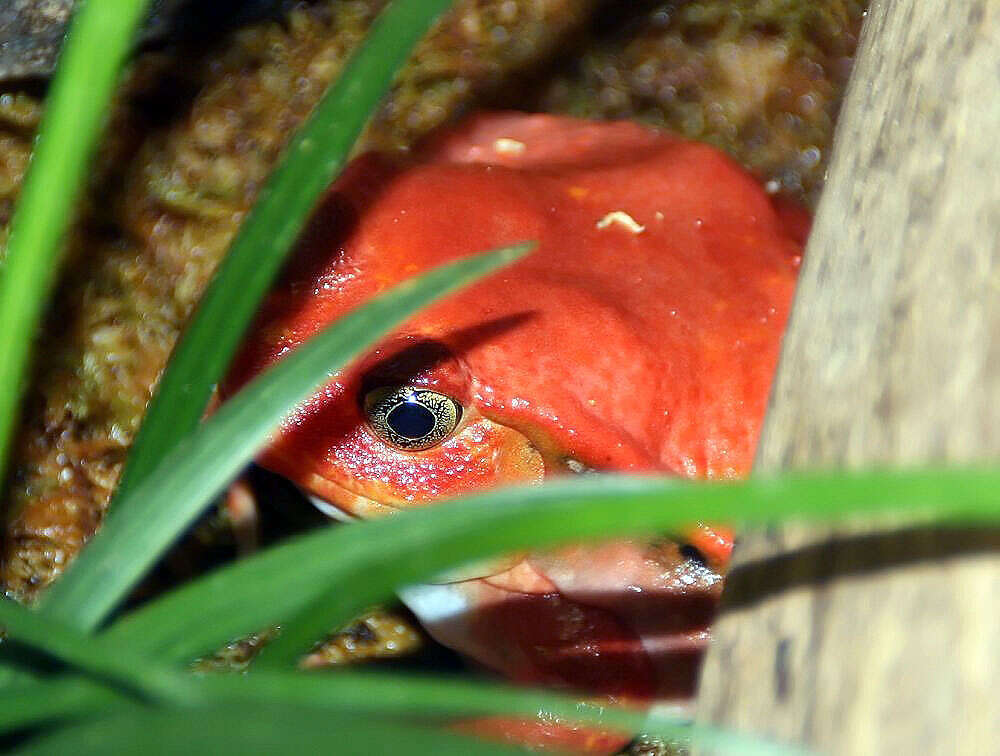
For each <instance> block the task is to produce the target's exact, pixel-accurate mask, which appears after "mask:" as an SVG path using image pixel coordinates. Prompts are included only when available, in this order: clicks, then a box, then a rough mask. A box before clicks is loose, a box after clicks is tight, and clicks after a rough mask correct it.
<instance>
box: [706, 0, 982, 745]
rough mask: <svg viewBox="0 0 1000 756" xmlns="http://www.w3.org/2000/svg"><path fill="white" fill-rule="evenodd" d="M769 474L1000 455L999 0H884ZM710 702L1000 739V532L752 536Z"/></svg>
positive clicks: (762, 459) (723, 711)
mask: <svg viewBox="0 0 1000 756" xmlns="http://www.w3.org/2000/svg"><path fill="white" fill-rule="evenodd" d="M834 153H835V154H834V156H833V160H832V162H831V167H830V173H829V179H828V184H827V189H826V192H825V194H824V196H823V198H822V200H821V202H820V206H819V209H818V212H817V217H816V222H815V226H814V231H813V235H812V237H811V239H810V242H809V246H808V249H807V252H806V256H805V263H804V267H803V270H802V277H801V280H800V283H799V290H798V292H797V297H796V304H795V308H794V312H793V315H792V321H791V323H790V326H789V331H788V334H787V336H786V339H785V345H784V352H783V357H782V362H781V365H780V368H779V375H778V377H777V379H776V384H775V389H774V393H773V396H772V405H771V410H770V413H769V416H768V419H767V422H766V427H765V431H764V436H763V438H762V441H761V445H760V449H759V452H758V470H766V471H774V470H783V469H802V468H823V467H825V468H829V467H837V466H841V467H849V468H857V467H864V466H871V465H873V464H910V463H922V462H926V461H948V462H958V461H970V460H978V459H992V460H997V459H998V458H1000V3H997V2H995V0H948V1H947V2H924V1H923V0H876V1H875V2H874V3H873V4H872V7H871V9H870V11H869V16H868V18H867V20H866V24H865V30H864V33H863V37H862V44H861V48H860V50H859V54H858V60H857V64H856V69H855V73H854V75H853V78H852V82H851V85H850V87H849V89H848V93H847V98H846V101H845V105H844V109H843V113H842V116H841V121H840V124H839V126H838V131H837V139H836V147H835V151H834ZM724 604H725V608H724V610H723V613H722V616H721V618H720V621H719V622H718V624H717V627H716V629H715V642H714V644H713V647H712V649H711V651H710V653H709V654H708V658H707V660H706V663H705V667H704V669H703V673H702V686H701V692H700V696H699V701H698V711H699V718H700V719H701V720H702V721H708V722H714V723H719V724H723V725H726V726H730V727H736V728H743V729H746V730H750V731H755V732H760V733H766V734H770V735H773V736H776V737H779V738H782V739H785V740H789V741H794V742H799V743H803V744H808V745H810V746H813V747H815V748H818V749H819V750H821V751H824V752H828V753H836V754H859V755H860V754H864V755H865V756H868V755H870V754H921V756H924V755H925V754H976V755H977V756H978V755H979V754H986V753H1000V696H998V695H997V691H1000V531H989V530H981V529H980V530H967V531H960V532H947V531H922V530H906V531H902V532H897V533H873V532H867V531H866V529H865V528H855V529H854V530H852V531H850V532H847V531H841V532H839V533H836V532H832V531H820V530H816V529H806V528H799V527H783V528H777V529H774V530H773V531H771V532H768V533H766V534H753V535H749V536H747V537H746V539H745V540H744V541H743V542H742V543H741V544H740V546H739V548H738V550H737V561H736V565H735V568H734V570H733V573H732V576H731V579H730V582H729V584H728V586H727V590H726V596H725V598H724Z"/></svg>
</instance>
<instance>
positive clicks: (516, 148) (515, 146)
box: [493, 137, 527, 155]
mask: <svg viewBox="0 0 1000 756" xmlns="http://www.w3.org/2000/svg"><path fill="white" fill-rule="evenodd" d="M526 149H527V145H525V143H524V142H519V141H517V140H516V139H510V138H509V137H500V138H499V139H497V140H496V141H495V142H493V151H494V152H498V153H500V154H501V155H520V154H521V153H522V152H524V151H525V150H526Z"/></svg>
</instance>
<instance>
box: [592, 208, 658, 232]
mask: <svg viewBox="0 0 1000 756" xmlns="http://www.w3.org/2000/svg"><path fill="white" fill-rule="evenodd" d="M612 223H617V224H618V225H619V226H622V227H624V228H625V229H626V230H627V231H629V233H633V234H641V233H642V232H643V231H645V230H646V227H645V226H643V225H642V224H641V223H639V222H638V221H637V220H636V219H635V218H633V217H632V216H631V215H629V214H628V213H626V212H625V211H624V210H615V211H613V212H610V213H608V214H607V215H605V216H604V217H603V218H601V219H600V220H599V221H597V228H598V229H600V230H602V231H603V230H604V229H606V228H608V227H609V226H610V225H611V224H612Z"/></svg>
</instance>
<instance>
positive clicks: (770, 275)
mask: <svg viewBox="0 0 1000 756" xmlns="http://www.w3.org/2000/svg"><path fill="white" fill-rule="evenodd" d="M787 220H788V216H787V214H783V213H779V212H778V211H776V209H775V207H774V206H773V204H772V202H771V200H770V198H769V197H768V196H767V195H766V194H765V193H764V192H763V190H762V189H761V188H760V186H759V185H758V184H757V182H756V181H755V180H754V179H753V178H752V177H750V176H749V175H748V174H746V173H745V172H744V171H743V170H742V169H740V168H739V167H738V166H736V165H735V164H734V163H733V162H732V161H730V160H729V159H728V158H726V157H725V156H723V155H722V154H720V153H719V152H718V151H716V150H714V149H712V148H710V147H708V146H705V145H699V144H694V143H690V142H686V141H683V140H679V139H676V138H674V137H671V136H669V135H665V134H661V133H657V132H653V131H650V130H647V129H645V128H642V127H640V126H637V125H635V124H631V123H626V122H621V123H613V124H607V123H592V122H585V121H577V120H572V119H564V118H558V117H553V116H541V115H530V116H529V115H522V114H493V115H486V116H481V117H477V118H473V119H470V120H469V121H467V122H466V123H465V124H464V125H463V126H462V127H461V128H459V129H458V130H453V131H452V132H450V133H449V134H447V135H446V136H445V137H443V138H441V139H439V140H438V141H437V142H434V143H431V144H428V145H426V146H425V147H424V148H423V150H421V151H420V152H419V153H418V155H417V156H416V159H415V160H414V161H413V162H412V164H410V165H407V166H405V167H402V168H398V167H393V166H389V165H386V164H384V163H383V162H381V161H380V160H379V159H378V158H368V159H365V160H362V161H360V162H358V163H355V164H354V165H353V166H352V167H351V169H350V170H349V171H348V173H347V174H345V176H344V177H343V178H342V179H341V180H340V181H339V182H338V184H337V185H336V187H335V190H334V192H333V193H332V194H331V196H330V198H329V199H328V201H327V205H326V212H325V213H323V214H320V216H318V219H317V221H316V223H317V224H319V228H318V229H317V228H316V227H315V225H314V228H313V231H312V233H311V234H310V236H309V237H308V238H307V240H306V241H305V242H304V244H303V245H302V251H301V254H300V255H299V257H298V259H297V262H296V263H295V264H294V265H293V266H292V268H291V269H290V271H289V275H288V276H287V277H286V280H285V283H284V285H283V287H282V288H281V289H279V291H278V292H277V293H276V294H275V296H274V297H272V300H271V302H270V303H269V305H268V308H267V310H266V312H265V314H264V316H263V317H264V322H265V323H268V324H269V325H270V328H269V329H268V330H266V334H265V336H266V335H267V334H270V336H271V338H269V339H268V338H264V339H261V340H259V341H258V343H257V345H256V346H255V347H254V348H253V350H251V354H250V355H249V356H247V355H245V357H244V360H245V361H246V360H247V359H249V360H250V361H251V362H256V363H258V364H263V363H266V362H268V361H270V360H272V359H275V358H276V357H277V356H278V355H279V354H280V353H281V352H282V351H283V350H284V349H285V348H287V347H294V346H295V345H297V343H298V342H300V341H302V340H303V339H304V338H305V337H307V336H308V335H310V334H311V333H312V332H314V331H315V330H317V329H318V328H319V327H321V326H322V325H325V324H326V323H329V322H332V321H333V320H335V319H336V318H337V317H339V316H340V315H341V314H343V313H344V312H346V311H348V310H350V309H352V308H353V307H355V306H357V305H358V304H361V303H363V302H364V301H366V300H367V299H369V298H370V297H372V296H374V295H376V294H377V293H378V292H380V291H382V290H384V289H386V288H388V287H390V286H391V285H393V284H395V283H397V282H399V281H401V280H403V279H405V278H408V277H410V276H412V275H415V274H417V273H419V272H421V271H423V270H425V269H427V268H429V267H431V266H434V265H438V264H441V263H443V262H447V261H449V260H451V259H454V258H456V257H459V256H462V255H466V254H469V253H472V252H475V251H478V250H483V249H488V248H492V247H496V246H500V245H503V244H508V243H513V242H518V241H522V240H526V239H535V240H538V242H539V247H538V250H537V252H535V253H534V254H532V255H530V256H529V257H528V258H526V259H525V260H523V261H522V262H520V263H518V264H517V265H515V266H513V267H511V268H509V269H507V270H505V271H503V272H502V273H500V274H498V275H496V276H494V277H491V278H490V279H488V280H487V281H484V282H483V283H480V284H478V285H476V286H473V287H471V288H470V289H468V290H466V291H464V292H461V293H459V294H458V295H455V296H453V297H451V298H449V299H448V300H447V301H445V302H442V303H440V304H438V305H436V306H434V307H432V308H431V309H430V310H429V311H427V312H426V313H424V314H423V315H421V316H420V317H418V318H417V319H415V320H414V321H413V322H412V323H410V324H409V325H408V326H407V328H406V329H405V330H406V333H408V334H410V335H416V336H419V337H420V338H422V339H426V340H428V341H429V342H433V343H434V344H435V345H436V346H438V347H443V348H445V349H446V350H448V351H449V352H450V353H451V354H452V355H454V356H455V357H456V359H457V360H458V361H459V362H460V363H461V371H460V372H462V373H463V376H462V377H461V378H455V377H454V376H451V378H450V379H449V378H445V377H442V380H443V381H444V383H446V384H449V387H450V390H451V393H453V394H458V396H456V397H455V398H456V399H458V400H459V401H460V402H463V403H467V404H475V405H476V406H477V407H478V408H479V409H480V410H481V411H482V412H483V413H484V414H486V415H488V416H490V417H491V418H492V419H494V420H497V421H498V422H502V423H504V424H506V425H510V426H512V427H516V428H519V429H526V428H530V429H531V431H532V432H533V433H534V435H535V436H536V437H537V436H539V435H543V436H545V437H546V439H547V441H546V443H547V444H548V445H550V446H553V447H558V448H559V449H561V450H562V452H563V453H564V454H565V455H566V456H568V457H572V458H574V459H577V460H580V461H581V462H583V463H584V464H586V465H588V466H591V467H595V468H600V469H618V470H654V469H658V470H669V471H672V472H675V473H678V474H683V475H689V476H698V477H703V476H707V477H732V476H737V475H741V474H743V473H745V472H746V471H747V469H748V468H749V465H750V462H751V459H752V455H753V451H754V446H755V443H756V438H757V433H758V430H759V426H760V423H761V419H762V416H763V412H764V407H765V403H766V399H767V392H768V387H769V384H770V380H771V376H772V374H773V370H774V366H775V364H776V360H777V355H778V349H779V344H780V336H781V333H782V330H783V327H784V324H785V320H786V318H787V314H788V309H789V306H790V302H791V296H792V291H793V287H794V280H795V271H796V267H797V263H798V256H799V254H800V252H801V238H798V237H799V234H800V232H801V228H799V229H796V228H792V227H790V226H789V224H788V222H787ZM303 293H308V297H309V303H308V305H307V306H306V305H304V304H303V301H302V296H303ZM452 372H454V371H452ZM452 379H453V380H452Z"/></svg>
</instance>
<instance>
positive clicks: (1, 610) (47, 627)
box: [0, 599, 201, 709]
mask: <svg viewBox="0 0 1000 756" xmlns="http://www.w3.org/2000/svg"><path fill="white" fill-rule="evenodd" d="M0 627H2V628H3V629H4V632H5V633H6V634H7V635H8V636H9V637H10V638H12V639H15V640H17V641H19V642H21V643H24V644H27V645H29V646H31V647H32V648H34V649H36V650H38V651H41V652H43V653H44V654H46V655H47V656H50V657H52V658H55V659H59V660H61V661H63V662H65V663H66V664H68V665H70V666H72V667H75V668H76V669H79V670H82V671H84V672H86V673H88V674H90V675H91V676H93V677H95V678H96V679H99V680H107V681H108V682H110V683H112V684H113V685H114V688H115V689H116V691H117V692H119V693H129V694H133V695H135V694H138V696H139V697H140V698H141V699H152V700H159V701H173V702H175V703H178V702H193V703H197V702H199V701H200V700H201V699H199V698H198V694H197V691H196V690H195V687H194V685H193V684H192V683H193V681H192V679H191V678H190V677H188V676H184V675H178V674H177V673H176V672H174V670H172V669H169V668H167V667H164V666H162V665H157V664H151V663H147V662H146V659H145V658H144V657H142V656H136V655H133V654H132V653H130V651H129V649H125V648H121V647H118V646H112V645H110V644H108V643H104V642H100V641H98V642H93V641H91V639H90V638H88V637H87V636H85V635H83V634H82V633H81V632H80V631H78V630H75V629H73V628H68V627H65V626H63V625H62V624H61V623H59V622H56V621H54V620H53V619H52V618H51V617H46V616H45V615H44V614H42V613H41V612H37V611H33V610H31V609H27V608H26V607H23V606H21V605H20V604H18V603H17V602H16V601H12V600H9V599H0ZM22 686H27V687H29V688H30V684H29V683H22ZM12 705H13V706H14V708H16V705H14V704H10V703H7V704H5V707H6V708H8V709H9V708H10V707H11V706H12Z"/></svg>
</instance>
